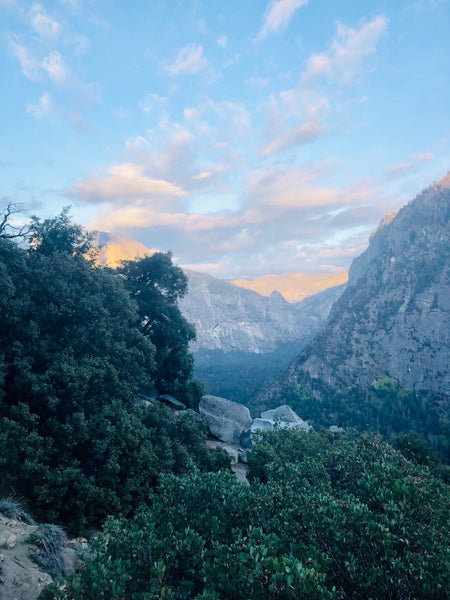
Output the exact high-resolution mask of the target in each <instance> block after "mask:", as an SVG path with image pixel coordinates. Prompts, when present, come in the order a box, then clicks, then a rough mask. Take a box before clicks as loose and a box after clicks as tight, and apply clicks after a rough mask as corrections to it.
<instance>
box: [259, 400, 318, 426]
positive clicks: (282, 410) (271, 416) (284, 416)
mask: <svg viewBox="0 0 450 600" xmlns="http://www.w3.org/2000/svg"><path fill="white" fill-rule="evenodd" d="M261 419H264V420H266V421H271V422H272V423H273V424H274V425H275V426H277V425H278V427H282V428H288V429H302V430H304V431H309V430H310V429H311V425H308V423H307V422H306V421H304V420H303V419H301V418H300V417H299V416H298V415H297V413H295V412H294V411H293V410H292V408H291V407H290V406H288V405H287V404H284V405H283V406H279V407H278V408H273V409H272V410H266V411H265V412H263V413H261Z"/></svg>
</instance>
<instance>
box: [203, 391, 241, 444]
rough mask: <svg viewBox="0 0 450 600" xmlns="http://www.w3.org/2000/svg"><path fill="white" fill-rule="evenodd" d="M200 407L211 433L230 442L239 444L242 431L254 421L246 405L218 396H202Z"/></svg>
mask: <svg viewBox="0 0 450 600" xmlns="http://www.w3.org/2000/svg"><path fill="white" fill-rule="evenodd" d="M198 408H199V412H200V414H201V416H202V417H203V418H204V419H205V421H206V423H207V424H208V427H209V430H210V431H211V433H212V434H213V435H214V436H216V437H217V438H219V440H222V441H223V442H228V443H230V444H239V442H240V439H241V434H242V432H243V431H244V430H245V429H247V428H248V427H249V426H250V424H251V422H252V418H251V416H250V411H249V410H248V408H247V407H246V406H244V405H243V404H239V403H238V402H232V401H231V400H226V399H225V398H219V397H218V396H211V395H209V394H207V395H205V396H202V399H201V400H200V404H199V407H198Z"/></svg>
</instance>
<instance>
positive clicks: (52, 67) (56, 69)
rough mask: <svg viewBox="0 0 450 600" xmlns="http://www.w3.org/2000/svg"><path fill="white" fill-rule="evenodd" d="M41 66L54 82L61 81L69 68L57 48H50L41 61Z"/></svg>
mask: <svg viewBox="0 0 450 600" xmlns="http://www.w3.org/2000/svg"><path fill="white" fill-rule="evenodd" d="M41 67H42V68H43V69H44V71H46V72H47V74H48V76H49V77H50V79H51V80H52V81H54V82H55V83H63V82H64V81H66V80H67V79H68V77H69V74H70V70H69V68H68V67H67V65H66V63H65V62H64V59H63V57H62V56H61V54H60V53H59V52H58V51H57V50H51V51H50V52H49V54H48V55H47V56H45V57H44V58H43V59H42V61H41Z"/></svg>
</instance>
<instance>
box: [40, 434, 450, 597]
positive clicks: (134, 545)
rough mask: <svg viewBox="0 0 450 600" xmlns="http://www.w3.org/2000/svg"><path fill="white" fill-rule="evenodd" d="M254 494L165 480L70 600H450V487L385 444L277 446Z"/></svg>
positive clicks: (107, 537) (296, 442)
mask: <svg viewBox="0 0 450 600" xmlns="http://www.w3.org/2000/svg"><path fill="white" fill-rule="evenodd" d="M265 438H266V439H265V441H264V442H263V443H261V444H260V445H258V446H257V448H256V449H255V450H254V452H253V453H252V454H251V459H250V473H249V474H250V479H251V485H250V486H246V485H243V484H239V483H237V481H236V480H235V479H234V478H233V476H232V475H231V474H227V473H223V472H222V473H218V474H206V475H202V474H200V473H196V474H194V475H193V476H182V477H176V476H174V475H166V476H163V477H162V478H161V480H160V485H159V487H158V490H157V491H156V493H155V494H154V495H153V497H152V504H151V508H148V509H146V510H145V511H143V512H140V513H139V514H137V515H136V516H135V517H134V518H132V519H129V520H127V519H114V518H113V519H110V520H109V521H108V523H107V524H106V526H105V529H104V531H103V534H102V535H100V536H99V537H98V538H97V539H96V540H95V541H94V543H93V546H92V548H91V556H90V558H89V559H88V560H87V561H86V564H85V567H84V568H83V570H82V571H81V572H80V573H79V574H78V575H77V576H75V577H74V578H72V579H71V580H70V581H69V583H68V585H67V587H66V588H65V590H64V591H62V590H60V589H59V586H54V587H53V589H52V588H50V589H49V590H47V591H46V592H45V594H44V595H43V596H42V598H46V599H47V600H48V599H53V600H55V599H56V598H64V599H65V600H68V599H70V600H81V599H88V600H91V599H92V600H97V599H100V598H102V599H105V600H107V599H109V600H113V599H115V598H122V599H123V600H128V599H129V600H139V599H141V600H144V599H145V600H149V599H153V598H154V599H156V598H165V599H177V600H182V599H186V600H187V599H196V600H200V599H201V600H207V599H208V600H216V599H219V598H220V599H221V600H227V599H229V600H239V599H242V600H244V599H249V598H252V599H261V600H265V599H275V598H283V599H287V598H292V599H294V598H296V599H301V598H304V599H306V598H308V599H311V598H312V599H317V600H319V599H326V598H334V599H339V598H340V599H344V598H345V599H355V600H360V599H361V598H372V599H374V600H382V599H397V600H400V599H402V600H408V599H409V600H412V599H414V598H421V599H422V600H426V599H429V600H439V599H442V600H443V599H444V598H447V591H448V586H449V584H450V579H449V573H450V551H449V542H450V539H449V531H448V519H449V516H450V515H449V499H450V498H449V493H448V486H447V485H446V484H445V483H443V482H442V481H441V480H439V479H436V478H434V477H433V476H432V475H430V473H429V471H428V469H427V468H424V467H418V466H417V465H414V464H413V463H411V462H409V461H408V460H406V459H405V458H404V457H403V456H402V455H401V454H400V453H399V452H397V451H396V450H394V449H393V448H392V447H391V446H389V445H387V444H385V443H383V442H382V441H381V440H380V439H379V438H370V437H367V436H364V437H362V438H359V439H355V440H352V439H349V438H342V439H340V440H333V439H332V438H331V437H329V436H328V435H326V434H323V435H322V434H316V433H309V434H303V433H300V432H295V431H286V430H284V431H279V432H274V433H272V434H266V436H265Z"/></svg>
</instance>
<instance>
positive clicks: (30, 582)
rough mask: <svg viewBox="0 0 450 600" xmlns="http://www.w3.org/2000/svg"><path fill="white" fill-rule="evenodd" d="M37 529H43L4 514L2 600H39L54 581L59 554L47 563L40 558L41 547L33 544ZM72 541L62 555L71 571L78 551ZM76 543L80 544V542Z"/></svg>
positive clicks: (0, 545) (0, 539)
mask: <svg viewBox="0 0 450 600" xmlns="http://www.w3.org/2000/svg"><path fill="white" fill-rule="evenodd" d="M41 527H42V526H41ZM47 527H53V526H47ZM36 532H39V526H38V525H31V524H29V523H25V522H23V521H19V520H16V519H13V518H9V517H7V516H5V515H4V514H0V599H1V600H15V599H16V598H17V599H19V598H20V599H21V600H35V599H36V598H37V597H38V596H39V593H40V592H41V590H42V589H44V588H45V587H46V586H47V585H49V584H50V583H51V582H52V581H53V576H54V575H55V569H54V563H55V557H52V559H53V560H52V562H51V563H49V565H47V566H45V561H42V560H39V559H40V558H41V555H40V552H41V549H40V548H39V546H36V545H35V543H33V536H35V537H36ZM69 544H70V542H69V543H68V544H67V547H65V548H62V549H61V555H60V556H59V560H60V563H61V565H63V566H64V568H65V569H66V570H68V571H70V570H72V569H73V567H74V565H75V563H76V557H75V551H74V550H73V549H72V548H70V547H69ZM72 545H76V542H75V541H74V542H73V544H72ZM51 567H53V568H51Z"/></svg>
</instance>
